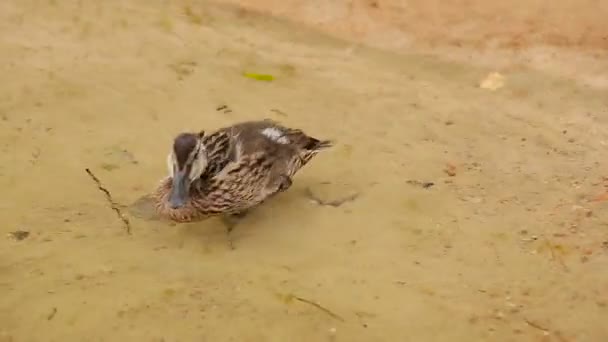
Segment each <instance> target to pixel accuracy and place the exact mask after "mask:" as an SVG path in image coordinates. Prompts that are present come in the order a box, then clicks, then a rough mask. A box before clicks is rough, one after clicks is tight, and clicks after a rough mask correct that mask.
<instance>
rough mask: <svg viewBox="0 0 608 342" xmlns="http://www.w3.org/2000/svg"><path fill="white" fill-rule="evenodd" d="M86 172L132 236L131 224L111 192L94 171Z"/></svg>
mask: <svg viewBox="0 0 608 342" xmlns="http://www.w3.org/2000/svg"><path fill="white" fill-rule="evenodd" d="M85 171H86V172H87V173H88V174H89V176H90V177H91V179H92V180H93V181H94V182H95V183H96V184H97V188H98V189H99V190H100V191H101V192H103V193H104V195H105V196H106V200H107V201H108V203H109V204H110V207H111V208H112V210H114V211H115V212H116V216H118V218H119V219H120V220H121V221H122V223H123V225H124V228H125V231H126V232H127V234H129V235H130V234H131V224H130V223H129V219H128V218H127V217H126V216H125V215H124V214H123V213H122V211H121V210H120V207H119V205H118V204H117V203H116V202H114V200H113V199H112V194H111V193H110V191H109V190H108V189H106V188H105V187H104V186H103V185H102V184H101V181H100V180H99V178H97V176H95V174H94V173H93V171H91V170H89V169H88V168H87V169H85Z"/></svg>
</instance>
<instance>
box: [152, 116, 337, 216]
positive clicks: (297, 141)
mask: <svg viewBox="0 0 608 342" xmlns="http://www.w3.org/2000/svg"><path fill="white" fill-rule="evenodd" d="M265 129H271V131H270V133H280V134H277V135H276V136H274V135H268V134H262V132H264V130H265ZM265 133H267V132H265ZM202 141H203V144H204V145H205V148H206V150H207V159H208V165H207V168H206V170H205V172H204V173H203V174H202V175H201V177H200V178H199V179H198V180H197V181H196V182H194V183H193V184H192V186H191V190H190V191H191V194H190V198H189V201H188V203H186V205H185V206H184V207H182V208H179V209H172V208H171V207H170V206H169V205H168V202H167V201H168V197H169V193H170V191H171V187H172V183H171V178H170V177H168V178H165V179H164V180H163V181H162V182H161V184H160V186H159V187H158V188H157V190H156V193H155V195H156V196H155V197H156V207H157V211H158V212H159V213H160V214H161V215H163V216H167V217H169V218H171V219H173V220H175V221H180V222H185V221H194V220H200V219H203V218H206V217H209V216H212V215H217V214H231V213H238V212H241V211H243V210H246V209H249V208H251V207H253V206H256V205H259V204H261V203H262V202H264V201H265V200H266V199H267V198H269V197H271V196H273V195H275V194H276V193H278V192H281V191H284V190H286V189H287V188H288V187H289V184H286V182H285V177H288V178H291V177H293V176H294V175H295V173H296V172H297V171H298V170H300V169H301V168H302V167H303V166H304V165H306V164H307V163H308V162H309V161H310V160H311V159H312V157H314V155H316V154H317V153H318V152H319V151H320V150H321V149H324V148H327V147H330V146H331V145H332V144H331V142H330V141H328V140H325V141H321V140H318V139H315V138H312V137H310V136H308V135H306V134H305V133H304V132H303V131H301V130H299V129H292V128H287V127H283V126H280V125H279V124H277V123H276V122H274V121H271V120H262V121H252V122H244V123H240V124H236V125H233V126H230V127H225V128H221V129H219V130H217V131H215V132H214V133H212V134H210V135H207V136H204V137H203V140H202Z"/></svg>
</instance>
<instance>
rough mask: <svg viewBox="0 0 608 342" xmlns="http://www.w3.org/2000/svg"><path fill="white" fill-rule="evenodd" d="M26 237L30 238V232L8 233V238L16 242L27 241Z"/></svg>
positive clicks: (16, 231)
mask: <svg viewBox="0 0 608 342" xmlns="http://www.w3.org/2000/svg"><path fill="white" fill-rule="evenodd" d="M28 236H30V232H28V231H26V230H15V231H14V232H10V233H8V237H9V238H11V239H13V240H16V241H21V240H24V239H27V237H28Z"/></svg>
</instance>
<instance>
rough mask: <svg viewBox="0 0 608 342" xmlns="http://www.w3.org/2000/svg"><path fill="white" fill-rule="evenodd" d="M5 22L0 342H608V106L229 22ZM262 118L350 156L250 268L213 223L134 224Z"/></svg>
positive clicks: (43, 6) (149, 13) (282, 212)
mask: <svg viewBox="0 0 608 342" xmlns="http://www.w3.org/2000/svg"><path fill="white" fill-rule="evenodd" d="M0 16H1V20H0V28H1V29H0V51H2V53H1V54H0V68H1V70H2V76H3V80H4V81H3V82H1V83H0V123H1V125H0V146H2V153H1V154H0V186H2V188H3V200H2V201H0V215H2V218H3V220H2V222H3V224H2V226H0V233H1V234H2V239H0V290H1V291H2V294H3V295H2V297H0V341H117V340H131V341H404V340H415V341H490V340H491V341H603V340H605V339H606V338H607V337H608V328H607V327H606V324H605V322H606V320H607V319H608V273H606V272H605V270H606V265H607V262H608V237H607V235H606V222H607V219H608V215H607V214H606V213H605V212H604V211H603V209H604V208H605V206H606V202H605V200H606V199H607V198H608V196H605V195H604V194H605V193H606V191H607V188H608V179H607V178H606V173H605V170H606V168H605V162H604V158H605V150H606V144H608V125H607V120H608V97H607V96H606V92H605V89H603V88H601V87H593V86H591V85H590V84H589V83H585V82H581V81H580V80H577V79H573V78H572V77H569V76H568V77H567V76H565V75H564V74H560V73H551V72H548V71H547V70H536V69H533V68H531V67H526V66H522V65H519V66H518V67H517V68H507V69H503V70H500V72H501V74H502V75H503V77H504V84H503V86H502V87H499V88H498V89H496V90H490V89H485V88H480V87H479V84H480V82H481V81H482V80H483V79H485V78H486V77H487V75H488V74H490V73H492V72H494V71H495V69H494V68H489V67H488V64H484V63H473V62H467V63H465V62H464V61H463V60H460V61H457V60H455V59H440V58H439V57H435V56H431V55H428V54H422V53H419V52H409V53H403V51H401V52H402V53H401V54H397V53H395V52H391V51H387V50H384V49H380V48H379V47H367V46H364V45H362V44H354V43H352V42H347V41H342V40H339V39H338V38H332V37H328V36H324V35H322V34H321V33H319V32H314V31H313V30H311V29H309V28H305V27H303V26H301V25H297V24H295V23H293V22H291V23H290V22H288V21H286V20H281V19H276V18H269V17H266V16H265V15H262V14H256V13H253V12H251V11H248V10H244V9H238V10H237V9H233V8H231V7H228V6H226V5H221V6H220V5H210V4H201V3H189V4H188V3H186V2H181V1H176V2H172V4H171V5H168V4H167V3H164V2H144V1H141V0H130V1H123V2H118V1H108V2H103V3H101V2H99V3H97V4H95V3H93V2H84V1H82V2H76V1H74V2H71V1H68V2H60V1H47V2H41V1H5V2H3V3H2V4H0ZM587 67H590V66H589V65H587ZM243 72H256V73H268V74H272V75H274V76H275V79H274V80H273V81H271V82H263V81H257V80H253V79H249V78H246V77H243ZM596 84H597V83H596ZM224 107H225V108H224ZM218 108H223V109H220V110H218ZM264 117H268V118H272V119H276V120H279V121H281V122H283V123H285V124H288V125H291V126H295V127H300V128H302V129H304V130H306V131H307V132H308V133H310V134H311V135H313V136H318V137H319V138H328V139H333V140H335V141H336V147H335V148H333V149H332V150H328V151H326V152H324V153H322V154H319V155H318V156H317V157H315V159H314V160H313V161H311V163H310V164H309V165H307V167H306V168H305V169H303V170H302V171H301V173H299V174H298V175H297V176H296V177H295V179H294V184H293V186H292V188H291V189H290V190H289V191H288V192H286V193H284V194H281V195H280V196H278V197H276V198H275V199H273V200H271V201H269V202H267V203H265V204H264V205H263V206H261V207H259V208H257V209H256V210H255V211H253V212H252V213H251V215H250V216H248V217H247V218H246V219H245V220H244V221H243V222H242V223H241V224H240V225H239V226H238V227H237V228H236V229H235V231H234V243H235V246H236V249H235V250H231V249H230V248H229V245H228V243H227V239H226V235H225V230H224V226H223V225H222V223H221V221H220V220H218V219H210V220H207V221H204V222H200V223H191V224H183V225H174V224H170V223H167V222H164V221H162V220H155V219H153V218H151V217H147V216H146V215H145V210H143V211H144V215H142V213H141V207H140V206H138V205H134V203H138V200H139V199H140V198H142V197H143V196H146V195H147V194H149V193H150V192H151V191H152V190H153V189H154V187H155V186H156V185H157V183H158V181H159V180H160V179H161V178H162V177H164V176H165V174H166V155H167V153H168V150H169V147H170V143H171V139H172V138H173V136H175V135H176V134H177V133H178V132H180V131H182V130H199V129H206V130H212V129H214V128H217V127H220V126H223V125H227V124H231V123H233V122H237V121H242V120H249V119H259V118H264ZM86 168H89V169H90V170H91V171H92V172H93V173H94V174H95V175H96V176H97V177H98V178H99V180H100V181H101V182H102V183H103V186H104V187H106V188H107V189H108V190H109V191H110V192H111V195H112V197H113V199H114V200H115V201H116V202H117V203H119V204H120V208H121V210H122V212H123V213H124V215H125V216H126V217H127V218H128V220H129V223H130V230H131V234H128V233H127V232H126V230H125V227H124V223H123V222H122V221H121V220H120V219H119V218H118V217H117V215H116V214H115V212H113V211H112V209H111V208H110V206H109V204H108V202H107V201H106V198H105V197H104V194H103V193H102V192H100V191H99V189H98V188H97V185H96V184H95V183H94V182H93V181H92V180H91V178H90V177H89V175H88V174H87V173H86V172H85V169H86ZM425 183H426V184H425ZM430 183H432V185H431V184H430ZM423 185H424V186H423ZM309 191H311V192H313V193H315V194H316V195H317V196H321V197H323V198H325V199H328V200H332V199H339V198H343V197H345V196H350V195H352V194H353V193H358V194H359V196H358V197H357V198H356V199H355V200H354V201H350V202H348V203H345V204H343V205H341V206H338V207H332V206H321V205H319V204H318V203H315V202H314V201H311V200H310V198H309V196H307V193H308V192H309ZM138 210H139V211H138ZM15 231H27V232H29V235H28V236H23V235H21V236H20V235H19V234H17V235H15V234H11V233H12V232H15ZM20 238H22V239H20Z"/></svg>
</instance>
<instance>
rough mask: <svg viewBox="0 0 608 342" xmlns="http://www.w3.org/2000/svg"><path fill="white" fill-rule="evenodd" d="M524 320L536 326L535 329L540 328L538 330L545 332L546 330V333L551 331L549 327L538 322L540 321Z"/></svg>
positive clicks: (533, 326)
mask: <svg viewBox="0 0 608 342" xmlns="http://www.w3.org/2000/svg"><path fill="white" fill-rule="evenodd" d="M524 322H526V324H528V325H529V326H531V327H532V328H535V329H538V330H541V331H544V332H546V333H549V329H547V328H545V327H543V326H542V325H540V324H538V323H535V322H532V321H531V320H529V319H524Z"/></svg>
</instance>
